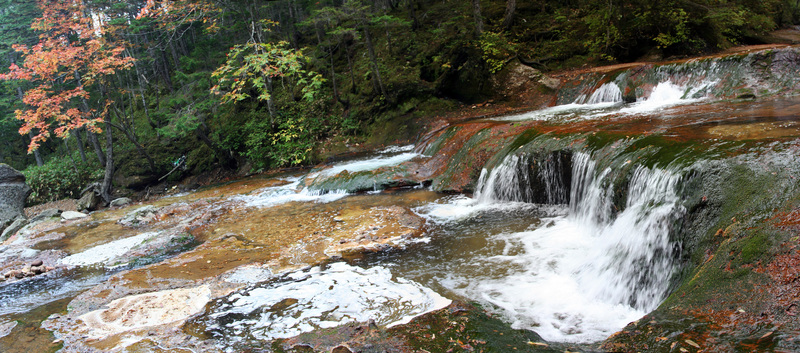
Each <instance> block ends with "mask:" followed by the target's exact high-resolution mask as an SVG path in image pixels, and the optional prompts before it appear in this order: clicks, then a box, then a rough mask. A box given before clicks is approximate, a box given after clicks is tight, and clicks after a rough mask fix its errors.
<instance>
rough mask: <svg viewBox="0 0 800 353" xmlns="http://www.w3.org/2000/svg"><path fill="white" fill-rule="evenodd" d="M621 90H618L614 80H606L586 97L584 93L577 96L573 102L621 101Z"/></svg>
mask: <svg viewBox="0 0 800 353" xmlns="http://www.w3.org/2000/svg"><path fill="white" fill-rule="evenodd" d="M621 102H622V91H620V90H619V86H617V84H616V83H614V82H607V83H604V84H602V85H601V86H600V87H598V88H597V89H596V90H595V91H594V92H592V94H591V95H590V96H589V98H588V99H587V98H586V96H585V95H583V96H581V97H579V98H578V99H577V100H576V101H575V103H578V104H599V103H621Z"/></svg>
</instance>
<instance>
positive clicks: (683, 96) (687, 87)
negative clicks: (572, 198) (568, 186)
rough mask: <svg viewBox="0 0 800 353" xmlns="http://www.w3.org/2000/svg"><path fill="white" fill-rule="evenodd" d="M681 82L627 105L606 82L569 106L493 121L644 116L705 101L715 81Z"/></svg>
mask: <svg viewBox="0 0 800 353" xmlns="http://www.w3.org/2000/svg"><path fill="white" fill-rule="evenodd" d="M682 81H683V82H685V83H682V84H678V83H674V82H673V81H671V80H670V79H666V80H665V81H662V82H659V83H658V84H657V85H656V86H655V87H653V89H652V90H651V91H649V92H644V95H643V96H641V97H639V98H638V99H637V100H636V102H635V103H631V104H623V98H622V92H621V91H620V89H619V86H617V84H616V83H614V82H608V83H605V84H603V85H601V86H600V87H598V88H597V89H596V90H594V91H593V92H592V93H591V94H588V95H581V96H579V97H578V98H577V99H575V101H573V102H572V103H568V104H562V105H557V106H554V107H549V108H545V109H540V110H536V111H532V112H527V113H523V114H516V115H510V116H504V117H499V118H495V119H494V120H501V121H522V120H552V119H561V120H572V119H597V118H603V117H609V116H613V115H617V114H624V115H630V114H646V113H652V112H656V111H659V110H662V109H667V108H670V107H674V106H678V105H686V104H692V103H697V102H700V101H702V100H704V99H705V98H706V93H707V92H708V91H709V90H711V89H712V88H713V87H714V86H715V85H716V84H717V83H718V81H717V80H712V79H708V78H702V79H698V80H692V79H684V80H682Z"/></svg>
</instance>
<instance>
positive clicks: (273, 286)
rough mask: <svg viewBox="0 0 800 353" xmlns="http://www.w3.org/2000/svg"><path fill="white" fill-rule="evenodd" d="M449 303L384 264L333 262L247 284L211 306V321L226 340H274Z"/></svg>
mask: <svg viewBox="0 0 800 353" xmlns="http://www.w3.org/2000/svg"><path fill="white" fill-rule="evenodd" d="M449 304H450V300H448V299H445V298H444V297H442V296H440V295H439V294H437V293H435V292H433V291H432V290H430V289H428V288H425V287H423V286H421V285H419V284H417V283H415V282H412V281H408V280H405V279H402V278H392V273H391V272H390V271H389V270H388V269H386V268H384V267H381V266H376V267H372V268H367V269H364V268H360V267H354V266H350V265H347V264H345V263H334V264H331V265H330V266H328V267H327V268H321V267H314V268H311V269H309V270H307V271H300V272H295V273H291V274H289V275H287V277H286V280H284V281H277V282H269V283H265V284H261V285H256V286H254V287H250V288H247V289H245V290H242V291H239V292H237V293H236V294H233V295H231V296H230V297H229V298H228V299H227V300H226V301H224V302H221V303H218V304H216V305H214V306H212V308H213V309H212V312H211V313H210V315H209V317H210V318H211V319H212V320H211V321H212V322H213V323H212V324H211V325H209V326H208V327H209V329H210V330H212V331H218V332H219V331H223V332H225V333H226V334H224V336H225V337H226V339H230V338H231V336H232V337H238V339H257V340H272V339H276V338H286V337H292V336H296V335H298V334H300V333H303V332H308V331H312V330H315V329H318V328H327V327H334V326H339V325H343V324H346V323H349V322H367V321H368V320H370V319H372V320H375V322H376V323H377V324H378V325H382V326H392V325H397V324H401V323H406V322H408V321H409V320H411V318H413V317H415V316H417V315H420V314H423V313H426V312H429V311H433V310H438V309H441V308H443V307H445V306H447V305H449Z"/></svg>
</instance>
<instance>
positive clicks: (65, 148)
mask: <svg viewBox="0 0 800 353" xmlns="http://www.w3.org/2000/svg"><path fill="white" fill-rule="evenodd" d="M62 141H64V151H65V152H64V154H66V155H67V157H69V160H70V161H72V169H73V170H75V175H79V174H80V173H81V172H80V171H78V163H75V159H74V158H72V153H70V152H69V144H67V139H63V140H62Z"/></svg>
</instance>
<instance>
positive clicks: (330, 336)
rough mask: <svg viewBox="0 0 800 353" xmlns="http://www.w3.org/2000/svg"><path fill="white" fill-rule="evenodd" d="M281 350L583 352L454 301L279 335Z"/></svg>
mask: <svg viewBox="0 0 800 353" xmlns="http://www.w3.org/2000/svg"><path fill="white" fill-rule="evenodd" d="M272 348H273V349H276V350H294V351H296V352H303V351H304V350H303V349H307V350H308V351H313V352H332V351H333V350H335V349H344V348H346V349H350V350H352V351H354V352H472V351H475V352H564V351H580V350H579V349H576V348H572V347H570V346H569V345H564V344H551V343H548V342H546V341H545V340H543V339H542V338H541V337H540V336H539V335H537V334H536V333H535V332H533V331H528V330H515V329H512V328H511V326H510V325H509V324H507V323H505V322H503V321H502V320H500V319H498V318H495V317H492V316H490V315H488V314H487V313H486V312H484V311H483V310H482V309H481V308H480V307H478V306H476V305H473V304H468V303H465V302H458V301H457V302H453V303H452V304H450V305H449V306H447V307H446V308H444V309H440V310H436V311H433V312H430V313H427V314H424V315H421V316H418V317H416V318H414V319H412V320H411V321H410V322H409V323H407V324H402V325H397V326H393V327H391V328H380V327H377V326H375V325H374V323H373V322H372V321H369V322H361V323H352V324H347V325H341V326H337V327H334V328H326V329H319V330H315V331H313V332H309V333H303V334H300V335H298V336H296V337H292V338H288V339H283V340H278V341H276V342H275V343H273V344H272Z"/></svg>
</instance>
